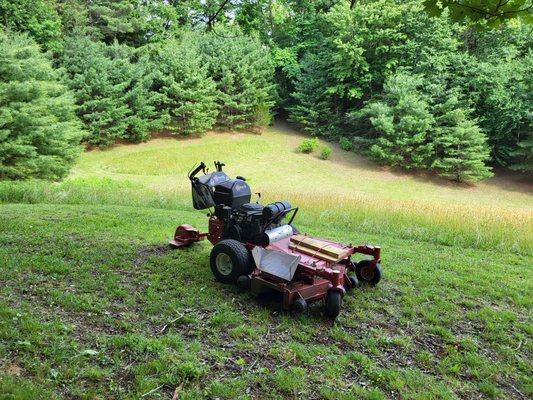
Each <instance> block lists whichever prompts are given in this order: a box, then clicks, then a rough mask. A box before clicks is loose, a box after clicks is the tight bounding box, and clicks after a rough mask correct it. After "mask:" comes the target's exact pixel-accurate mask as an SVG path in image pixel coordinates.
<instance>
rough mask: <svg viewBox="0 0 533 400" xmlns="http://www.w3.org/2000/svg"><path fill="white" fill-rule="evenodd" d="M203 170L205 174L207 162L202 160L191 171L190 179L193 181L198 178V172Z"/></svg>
mask: <svg viewBox="0 0 533 400" xmlns="http://www.w3.org/2000/svg"><path fill="white" fill-rule="evenodd" d="M200 171H203V172H204V174H205V164H204V162H203V161H202V162H201V163H200V164H199V165H198V166H197V167H196V168H195V169H194V170H192V171H190V172H189V179H190V180H191V181H193V180H194V179H195V178H196V175H197V174H198V172H200Z"/></svg>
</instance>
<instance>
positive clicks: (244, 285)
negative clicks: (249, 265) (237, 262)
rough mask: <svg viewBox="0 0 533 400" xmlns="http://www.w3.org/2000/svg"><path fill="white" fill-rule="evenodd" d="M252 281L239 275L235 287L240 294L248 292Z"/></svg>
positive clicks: (245, 276)
mask: <svg viewBox="0 0 533 400" xmlns="http://www.w3.org/2000/svg"><path fill="white" fill-rule="evenodd" d="M251 283H252V280H251V279H250V277H249V276H248V275H241V276H239V277H238V278H237V287H238V288H239V290H240V291H241V292H247V291H248V290H250V286H251Z"/></svg>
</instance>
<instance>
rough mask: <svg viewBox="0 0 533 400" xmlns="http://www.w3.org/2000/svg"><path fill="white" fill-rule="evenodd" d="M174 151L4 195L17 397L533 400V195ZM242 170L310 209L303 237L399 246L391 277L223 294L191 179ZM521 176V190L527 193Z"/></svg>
mask: <svg viewBox="0 0 533 400" xmlns="http://www.w3.org/2000/svg"><path fill="white" fill-rule="evenodd" d="M282 128H283V129H270V130H268V131H267V132H265V133H264V134H263V135H251V134H215V133H213V134H210V135H208V136H207V137H204V138H201V139H190V140H172V139H167V138H160V139H156V140H153V141H151V142H149V143H146V144H140V145H134V146H131V145H130V146H126V145H124V146H117V147H116V148H114V149H112V150H109V151H92V152H88V153H85V154H84V155H83V157H82V159H81V160H80V162H79V163H78V164H77V166H76V168H75V169H74V171H73V173H72V175H71V176H70V177H69V178H68V179H67V180H66V181H65V182H63V183H60V184H47V183H39V182H29V183H1V184H0V201H1V202H2V203H3V204H2V205H0V211H1V212H0V398H2V399H3V398H6V399H11V398H17V399H31V398H43V399H49V398H87V399H93V398H102V399H103V398H106V399H107V398H131V399H134V398H135V399H137V398H143V399H157V398H166V399H170V398H172V397H173V395H174V394H175V393H176V394H177V395H178V396H179V398H180V399H201V398H224V399H226V398H304V399H307V398H326V399H359V398H368V399H381V398H402V399H432V398H434V399H437V398H450V399H453V398H478V397H486V398H502V399H507V398H516V399H520V398H530V397H531V396H533V381H532V378H531V377H532V376H533V373H532V372H533V368H532V367H533V366H532V358H531V351H532V341H531V339H532V334H533V324H532V303H533V296H532V293H533V269H532V265H533V255H532V250H533V222H532V221H533V195H532V190H531V186H529V185H527V184H526V183H525V182H520V181H515V180H512V179H511V178H510V177H496V178H495V179H492V180H489V181H488V182H487V183H483V184H479V185H477V186H472V187H462V186H457V185H454V184H451V183H448V182H445V181H440V180H435V179H433V178H427V177H421V176H412V175H408V174H403V173H399V172H396V171H387V170H383V169H381V168H379V167H377V166H375V165H373V164H371V163H369V162H368V161H367V160H365V159H364V158H361V157H358V156H356V155H353V154H350V153H346V152H343V151H341V150H339V149H338V148H335V149H334V154H333V156H332V158H331V159H330V160H327V161H323V160H320V159H318V158H317V157H316V156H314V155H303V154H297V153H295V152H294V149H295V147H296V146H297V144H298V143H299V141H300V140H301V137H299V136H298V135H296V134H294V133H293V132H287V129H286V128H285V127H282ZM213 159H220V160H223V161H224V162H226V163H227V164H228V167H227V170H228V173H229V174H230V175H237V174H240V175H243V176H245V177H247V178H248V181H249V183H250V185H251V186H252V189H253V190H254V191H261V192H262V194H263V198H264V200H265V201H268V200H280V199H282V198H283V199H285V198H287V199H289V200H291V201H292V202H293V203H295V204H297V205H299V206H300V207H301V208H302V213H301V215H300V216H299V218H298V225H299V228H300V230H302V231H307V232H309V233H313V234H315V235H318V236H323V237H327V238H331V239H336V240H339V241H345V242H353V243H358V242H361V243H364V242H371V243H375V244H379V245H381V246H382V248H383V267H384V271H385V278H384V280H383V281H382V283H380V285H378V287H376V288H368V287H365V288H363V289H361V290H357V291H355V292H353V293H351V294H349V295H348V296H346V297H345V301H344V305H343V310H342V312H341V315H340V316H339V318H338V319H337V321H336V322H335V323H334V324H333V323H331V322H328V321H327V320H325V319H324V318H323V317H322V315H321V307H320V306H319V305H318V304H317V305H316V307H312V308H311V310H310V311H309V313H308V314H306V315H303V316H299V317H293V316H291V315H289V314H285V313H282V312H281V311H280V305H279V303H278V302H277V301H276V300H275V299H255V298H252V297H251V296H250V295H248V294H240V293H238V292H237V291H236V290H235V289H234V288H232V287H228V286H223V285H220V284H218V283H216V282H215V281H214V279H213V277H212V275H211V272H210V270H209V267H208V255H209V250H210V246H209V245H208V243H202V244H199V245H198V246H195V247H193V248H190V249H187V250H184V251H170V250H169V249H168V248H167V246H166V245H165V243H166V241H167V239H168V238H169V237H170V236H171V235H172V233H173V229H174V228H175V226H176V225H177V224H179V223H183V222H188V223H192V224H194V225H196V226H198V227H200V228H205V226H206V218H205V216H204V215H203V214H202V213H200V212H194V211H193V209H192V207H191V205H190V198H189V196H190V194H189V187H188V184H187V182H186V178H185V173H186V171H187V170H188V169H189V168H190V167H191V165H192V164H193V163H194V162H195V161H199V160H205V161H210V160H213ZM513 179H514V178H513Z"/></svg>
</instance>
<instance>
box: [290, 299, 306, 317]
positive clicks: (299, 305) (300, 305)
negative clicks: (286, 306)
mask: <svg viewBox="0 0 533 400" xmlns="http://www.w3.org/2000/svg"><path fill="white" fill-rule="evenodd" d="M292 310H293V312H294V313H295V314H301V313H303V312H304V311H305V310H307V301H305V299H302V298H299V299H296V301H295V302H294V304H293V305H292Z"/></svg>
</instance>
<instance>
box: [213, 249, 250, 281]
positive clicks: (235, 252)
mask: <svg viewBox="0 0 533 400" xmlns="http://www.w3.org/2000/svg"><path fill="white" fill-rule="evenodd" d="M209 261H210V264H211V271H212V272H213V275H215V278H216V279H217V281H219V282H222V283H236V282H237V278H239V276H241V275H248V274H249V273H250V272H252V265H253V260H252V256H251V254H250V252H249V251H248V249H247V248H246V247H245V246H244V244H242V243H241V242H238V241H236V240H233V239H225V240H221V241H220V242H218V243H217V244H216V245H215V246H213V249H212V250H211V255H210V257H209Z"/></svg>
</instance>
